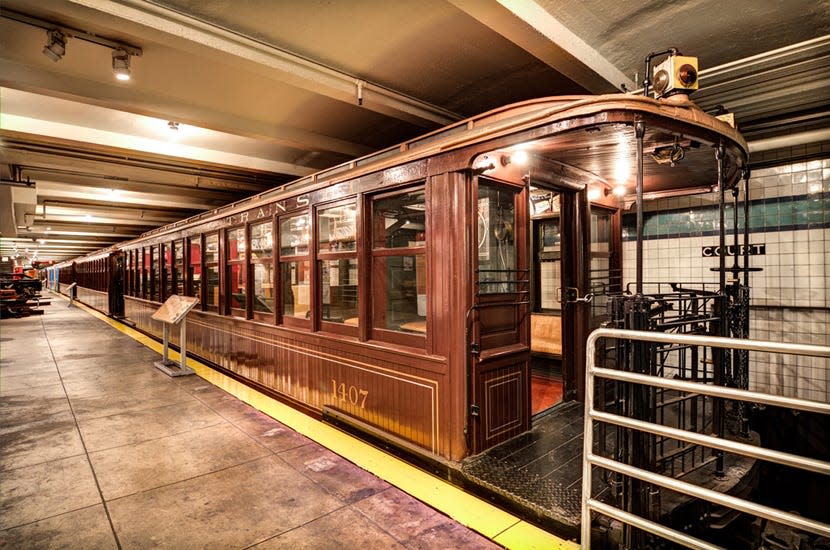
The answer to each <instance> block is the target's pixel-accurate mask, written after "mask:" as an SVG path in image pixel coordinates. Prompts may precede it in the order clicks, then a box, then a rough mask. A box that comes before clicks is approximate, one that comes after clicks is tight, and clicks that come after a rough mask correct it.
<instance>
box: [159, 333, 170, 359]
mask: <svg viewBox="0 0 830 550" xmlns="http://www.w3.org/2000/svg"><path fill="white" fill-rule="evenodd" d="M162 325H163V326H164V336H163V337H164V353H163V354H162V359H161V360H162V363H164V364H165V365H166V364H167V348H168V347H169V341H170V328H169V326H168V324H167V323H162Z"/></svg>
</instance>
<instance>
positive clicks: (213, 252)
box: [204, 233, 219, 311]
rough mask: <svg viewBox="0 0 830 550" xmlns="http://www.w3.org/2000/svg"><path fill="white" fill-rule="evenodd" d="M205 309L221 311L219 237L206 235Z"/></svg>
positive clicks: (213, 234)
mask: <svg viewBox="0 0 830 550" xmlns="http://www.w3.org/2000/svg"><path fill="white" fill-rule="evenodd" d="M204 254H205V261H204V267H205V282H204V285H205V309H207V310H208V311H219V235H218V234H216V233H211V234H210V235H205V252H204Z"/></svg>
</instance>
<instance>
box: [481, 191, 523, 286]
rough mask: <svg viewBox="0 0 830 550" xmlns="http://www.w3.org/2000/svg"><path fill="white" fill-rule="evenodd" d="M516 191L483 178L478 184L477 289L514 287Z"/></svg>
mask: <svg viewBox="0 0 830 550" xmlns="http://www.w3.org/2000/svg"><path fill="white" fill-rule="evenodd" d="M515 214H516V191H514V190H513V189H511V188H509V187H507V186H504V185H500V184H497V183H495V182H488V181H485V180H483V179H481V180H479V184H478V224H477V226H478V229H477V238H478V281H479V285H478V292H480V293H482V294H499V293H507V292H513V291H515V290H516V288H515V287H516V285H515V281H516V241H515V232H514V228H515V227H516V220H515Z"/></svg>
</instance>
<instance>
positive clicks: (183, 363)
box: [179, 316, 187, 371]
mask: <svg viewBox="0 0 830 550" xmlns="http://www.w3.org/2000/svg"><path fill="white" fill-rule="evenodd" d="M179 349H180V350H181V353H180V355H181V358H180V361H179V368H180V369H181V370H182V371H184V370H185V369H186V368H187V316H185V317H184V319H182V326H181V328H180V329H179Z"/></svg>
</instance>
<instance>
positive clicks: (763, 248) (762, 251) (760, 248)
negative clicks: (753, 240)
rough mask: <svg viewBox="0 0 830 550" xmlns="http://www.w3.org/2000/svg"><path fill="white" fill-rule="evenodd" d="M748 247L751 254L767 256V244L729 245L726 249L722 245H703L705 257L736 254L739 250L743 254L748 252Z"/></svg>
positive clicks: (740, 254) (739, 253) (739, 254)
mask: <svg viewBox="0 0 830 550" xmlns="http://www.w3.org/2000/svg"><path fill="white" fill-rule="evenodd" d="M747 249H748V252H749V255H750V256H765V255H766V253H767V245H766V244H750V245H743V244H741V245H738V246H735V245H729V246H727V247H726V251H725V253H724V251H722V250H721V247H719V246H717V245H711V246H704V247H703V257H704V258H712V257H715V258H716V257H718V256H734V255H735V253H736V252H737V254H738V256H743V255H744V254H746V253H747Z"/></svg>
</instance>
